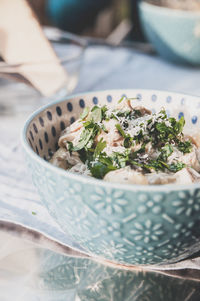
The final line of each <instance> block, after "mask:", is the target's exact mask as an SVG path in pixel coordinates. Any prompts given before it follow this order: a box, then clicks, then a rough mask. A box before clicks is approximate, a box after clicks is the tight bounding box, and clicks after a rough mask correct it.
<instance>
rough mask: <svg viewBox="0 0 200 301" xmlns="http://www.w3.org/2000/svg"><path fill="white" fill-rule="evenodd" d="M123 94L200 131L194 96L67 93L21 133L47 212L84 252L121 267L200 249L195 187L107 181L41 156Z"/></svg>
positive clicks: (199, 104) (199, 202)
mask: <svg viewBox="0 0 200 301" xmlns="http://www.w3.org/2000/svg"><path fill="white" fill-rule="evenodd" d="M123 93H125V94H126V95H127V96H129V97H134V96H137V97H138V100H136V104H137V105H145V106H146V107H148V108H149V109H151V110H152V111H157V110H159V109H160V108H161V107H166V109H167V112H168V114H172V115H173V116H175V117H180V116H182V115H184V116H185V119H186V122H187V125H188V127H189V128H192V127H193V128H197V127H199V126H200V125H199V124H200V99H198V98H196V97H192V96H187V95H181V94H175V93H170V92H159V91H148V90H128V91H120V90H115V91H103V92H93V93H89V94H84V95H76V96H74V97H73V96H71V97H70V98H68V99H65V100H62V101H60V102H55V103H53V104H51V105H49V106H46V107H45V108H42V109H40V110H39V111H37V112H36V113H34V114H33V115H32V116H31V117H30V118H29V120H28V121H27V123H26V125H25V127H24V132H23V146H24V150H25V157H26V161H27V164H28V166H29V168H30V170H31V173H32V176H33V182H34V184H35V186H36V187H37V190H38V192H39V194H40V197H41V199H42V201H43V202H44V204H45V205H46V207H47V209H48V211H49V213H50V214H51V215H52V216H53V217H54V219H55V220H56V221H57V223H58V224H59V225H60V226H61V228H62V229H63V231H66V232H67V233H70V234H71V235H72V236H73V238H74V239H75V241H76V242H78V243H79V244H80V245H81V246H82V247H84V248H85V249H86V250H87V251H88V252H89V253H91V254H93V255H95V256H99V257H101V258H104V259H107V260H111V261H114V262H117V263H121V264H125V265H152V264H164V263H169V262H175V261H177V260H179V259H183V258H186V257H187V256H188V255H191V254H192V253H194V252H197V251H198V250H199V249H200V231H199V226H200V186H199V185H197V184H193V185H185V186H183V185H178V186H177V185H163V186H143V185H140V186H139V185H120V184H114V183H107V182H104V181H101V180H96V179H93V178H89V177H83V176H79V175H76V174H72V173H70V172H67V171H64V170H61V169H59V168H57V167H54V166H53V165H51V164H50V163H48V162H46V161H45V160H44V159H43V158H41V157H44V158H45V159H46V157H47V156H48V153H50V152H51V151H54V150H55V148H54V147H56V146H55V144H56V141H57V138H58V136H59V135H60V132H59V128H60V127H61V125H62V122H64V121H66V120H68V123H69V122H70V120H71V122H72V121H74V119H76V118H77V117H78V116H79V114H80V112H81V111H82V110H83V108H84V107H85V106H92V105H94V103H101V104H104V103H106V102H107V103H108V104H109V105H111V104H113V103H114V102H115V101H117V100H118V99H119V98H120V97H121V95H122V94H123ZM191 102H193V106H191ZM73 114H74V115H73ZM72 115H73V116H72ZM72 117H73V119H72ZM61 119H62V120H61ZM66 125H67V123H65V126H66ZM52 128H54V129H52ZM45 133H46V134H47V135H46V134H45ZM47 136H48V139H45V137H47ZM50 136H51V137H50ZM37 153H38V154H39V155H38V154H37Z"/></svg>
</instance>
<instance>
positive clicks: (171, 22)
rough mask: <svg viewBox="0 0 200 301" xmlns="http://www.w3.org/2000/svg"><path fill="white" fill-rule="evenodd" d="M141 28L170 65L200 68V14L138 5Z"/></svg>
mask: <svg viewBox="0 0 200 301" xmlns="http://www.w3.org/2000/svg"><path fill="white" fill-rule="evenodd" d="M139 14H140V20H141V25H142V28H143V31H144V34H145V35H146V38H147V39H148V41H149V42H151V43H152V44H153V46H154V47H155V49H156V51H157V52H158V53H159V54H160V55H161V56H162V57H163V58H164V59H167V60H169V61H171V62H175V63H179V64H191V65H200V11H199V12H198V11H185V10H178V9H170V8H167V7H161V6H157V5H153V4H150V3H147V2H145V1H140V2H139Z"/></svg>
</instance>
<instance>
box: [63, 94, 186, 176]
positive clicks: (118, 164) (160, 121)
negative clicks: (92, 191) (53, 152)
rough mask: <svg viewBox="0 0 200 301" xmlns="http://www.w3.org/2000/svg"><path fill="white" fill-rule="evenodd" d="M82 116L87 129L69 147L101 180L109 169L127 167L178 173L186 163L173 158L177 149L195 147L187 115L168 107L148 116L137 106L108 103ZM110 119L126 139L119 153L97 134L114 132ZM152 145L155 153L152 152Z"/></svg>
mask: <svg viewBox="0 0 200 301" xmlns="http://www.w3.org/2000/svg"><path fill="white" fill-rule="evenodd" d="M123 100H126V101H130V99H128V98H126V97H124V96H123V97H122V98H121V99H120V100H119V102H118V103H121V102H122V101H123ZM142 116H144V119H143V118H142ZM80 118H81V121H80V122H82V125H83V128H82V132H81V135H80V138H79V141H78V142H77V143H76V144H75V145H74V144H73V143H72V142H70V141H68V142H67V148H68V150H69V152H70V154H72V153H73V152H78V154H79V157H80V159H81V161H82V162H83V163H84V164H87V167H88V168H89V170H90V172H91V174H92V176H94V177H96V178H99V179H102V178H103V177H104V176H105V175H106V174H107V173H108V172H109V171H112V170H116V169H120V168H124V167H126V166H130V167H131V168H133V169H139V170H140V171H141V172H145V173H149V172H153V171H154V172H159V171H162V172H173V173H175V172H177V171H179V170H181V169H182V168H184V167H185V166H186V165H185V164H184V163H182V162H179V161H177V160H175V159H174V160H173V159H171V160H170V156H171V155H172V154H173V152H174V151H177V150H178V151H180V152H182V154H186V153H190V152H191V150H192V143H191V141H189V140H185V139H184V136H183V132H182V131H183V127H184V125H185V120H184V117H181V118H180V120H176V119H175V118H173V117H171V118H168V117H167V114H166V111H165V110H164V109H162V110H161V111H160V112H159V113H157V114H152V115H148V114H144V113H142V111H141V110H140V109H137V108H136V109H131V107H130V109H129V108H126V109H125V110H124V109H123V110H117V109H113V110H112V111H111V110H110V109H109V110H108V108H107V107H106V106H103V107H100V106H97V105H96V106H94V107H93V108H92V109H91V110H89V109H88V108H85V109H84V111H83V112H82V114H81V116H80ZM110 119H113V123H114V124H115V125H114V126H115V128H116V129H117V131H118V132H119V134H120V135H121V137H122V138H123V139H121V140H120V143H121V144H120V147H122V151H120V152H117V151H115V150H114V149H113V152H112V153H111V154H110V155H108V154H107V153H106V147H107V143H106V141H104V138H101V139H100V141H98V140H99V139H97V136H98V135H99V134H102V135H107V134H108V135H109V134H110V133H108V130H107V129H106V127H105V123H104V121H108V122H109V120H110ZM133 125H134V126H135V129H136V130H135V129H134V128H133ZM132 130H133V131H132ZM106 140H107V139H106ZM97 141H98V142H97ZM116 146H118V144H117V145H116ZM123 147H124V149H123ZM148 147H150V148H151V154H152V153H154V156H151V155H149V153H148V151H147V149H148ZM171 158H173V157H171ZM169 162H170V163H169Z"/></svg>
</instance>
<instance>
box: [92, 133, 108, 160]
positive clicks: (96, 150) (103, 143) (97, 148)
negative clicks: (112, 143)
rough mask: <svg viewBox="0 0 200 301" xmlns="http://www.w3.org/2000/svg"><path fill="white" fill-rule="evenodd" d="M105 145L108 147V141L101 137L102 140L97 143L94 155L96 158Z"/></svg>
mask: <svg viewBox="0 0 200 301" xmlns="http://www.w3.org/2000/svg"><path fill="white" fill-rule="evenodd" d="M105 147H106V141H103V138H101V140H100V141H99V142H98V143H97V146H96V148H95V151H94V157H95V158H96V157H98V156H99V155H100V154H101V152H102V151H103V150H104V148H105Z"/></svg>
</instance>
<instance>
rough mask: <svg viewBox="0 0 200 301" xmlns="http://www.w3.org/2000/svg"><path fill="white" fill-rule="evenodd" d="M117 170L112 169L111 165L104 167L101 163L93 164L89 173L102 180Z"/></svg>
mask: <svg viewBox="0 0 200 301" xmlns="http://www.w3.org/2000/svg"><path fill="white" fill-rule="evenodd" d="M116 169H117V168H116V167H114V166H113V165H106V164H104V163H102V162H97V163H95V164H94V165H93V166H92V167H91V168H90V172H91V174H92V176H93V177H95V178H97V179H103V178H104V176H105V175H106V174H107V173H108V172H109V171H112V170H116Z"/></svg>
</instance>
